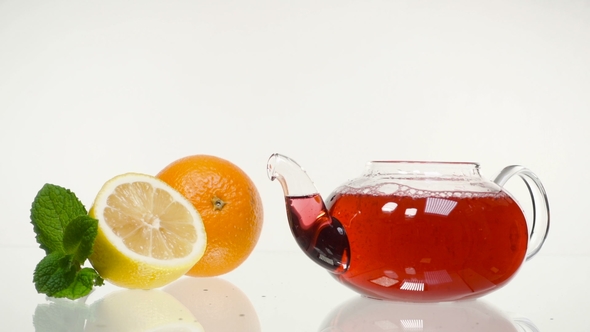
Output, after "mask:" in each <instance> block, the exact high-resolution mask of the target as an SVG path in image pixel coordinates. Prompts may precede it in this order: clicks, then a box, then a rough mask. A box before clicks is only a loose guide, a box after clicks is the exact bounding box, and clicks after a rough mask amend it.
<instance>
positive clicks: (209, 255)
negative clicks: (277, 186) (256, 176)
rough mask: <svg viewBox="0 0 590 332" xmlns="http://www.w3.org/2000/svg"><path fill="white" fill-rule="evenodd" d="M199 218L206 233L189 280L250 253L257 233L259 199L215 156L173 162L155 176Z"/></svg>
mask: <svg viewBox="0 0 590 332" xmlns="http://www.w3.org/2000/svg"><path fill="white" fill-rule="evenodd" d="M157 177H158V178H160V179H162V180H163V181H165V182H166V183H168V184H169V185H170V186H172V187H173V188H174V189H176V190H178V191H179V192H180V193H181V194H183V195H184V196H185V197H186V198H188V200H189V201H190V202H191V203H192V204H193V205H194V207H195V208H196V209H197V211H199V213H200V214H201V218H202V219H203V223H204V224H205V230H206V231H207V238H208V242H207V249H206V251H205V254H204V255H203V257H202V258H201V260H199V262H197V263H196V264H195V266H193V268H191V269H190V271H188V273H187V274H188V275H190V276H199V277H210V276H218V275H221V274H224V273H227V272H229V271H231V270H233V269H235V268H236V267H238V266H239V265H240V264H242V263H243V262H244V261H245V260H246V258H247V257H248V256H249V255H250V253H251V252H252V250H254V247H255V246H256V243H257V242H258V238H259V237H260V232H261V230H262V219H263V215H262V214H263V211H262V201H261V199H260V195H259V194H258V190H257V189H256V187H255V186H254V183H253V182H252V180H250V178H249V177H248V175H247V174H246V173H244V171H242V170H241V169H240V168H239V167H238V166H236V165H234V164H233V163H231V162H229V161H227V160H225V159H222V158H219V157H215V156H209V155H193V156H188V157H184V158H181V159H178V160H176V161H174V162H172V163H171V164H170V165H168V166H166V167H165V168H164V169H163V170H162V171H161V172H160V173H159V174H158V175H157Z"/></svg>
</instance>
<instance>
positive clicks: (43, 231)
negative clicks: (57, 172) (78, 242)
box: [31, 184, 88, 254]
mask: <svg viewBox="0 0 590 332" xmlns="http://www.w3.org/2000/svg"><path fill="white" fill-rule="evenodd" d="M86 214H88V213H87V211H86V209H85V208H84V205H83V204H82V203H81V202H80V201H79V200H78V198H77V197H76V195H74V193H73V192H71V191H70V190H68V189H65V188H63V187H60V186H56V185H52V184H45V185H44V186H43V188H41V190H40V191H39V192H38V193H37V196H36V197H35V200H34V201H33V205H32V207H31V223H32V224H33V229H34V231H35V233H36V234H37V242H38V243H39V246H40V247H41V248H42V249H43V250H45V253H47V254H49V253H52V252H54V251H59V252H63V251H64V250H63V234H64V230H65V228H66V226H67V225H68V223H69V222H70V221H71V220H72V219H74V218H76V217H78V216H81V215H86Z"/></svg>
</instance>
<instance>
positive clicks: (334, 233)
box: [269, 155, 549, 302]
mask: <svg viewBox="0 0 590 332" xmlns="http://www.w3.org/2000/svg"><path fill="white" fill-rule="evenodd" d="M278 156H280V155H278ZM281 157H282V156H281ZM285 158H286V157H285ZM271 161H272V162H269V176H271V179H274V178H278V179H279V180H280V182H281V184H282V185H283V189H284V194H285V201H286V208H287V216H288V220H289V224H290V226H291V231H292V233H293V236H294V237H295V239H296V241H297V243H298V244H299V246H300V247H301V249H302V250H303V251H304V252H305V253H306V254H307V255H308V257H309V258H311V259H312V260H314V261H315V262H316V263H318V264H319V265H321V266H323V267H324V268H326V269H327V270H328V271H330V272H331V273H332V275H333V276H334V278H336V279H337V280H338V281H340V282H341V283H343V284H344V285H346V286H348V287H350V288H352V289H353V290H355V291H357V292H358V293H360V294H362V295H365V296H368V297H373V298H378V299H388V300H398V301H410V302H440V301H454V300H459V299H466V298H474V297H479V296H482V295H484V294H486V293H489V292H491V291H494V290H496V289H498V288H500V287H501V286H503V285H505V284H506V283H507V282H508V281H509V280H510V279H511V278H512V277H513V276H514V275H515V273H516V272H517V270H518V269H519V268H520V266H521V265H522V263H523V261H524V260H526V259H527V258H530V257H532V256H533V255H534V254H536V253H537V252H538V250H539V249H540V247H541V246H542V244H543V242H544V240H545V237H546V235H547V232H548V228H549V207H548V203H547V197H546V194H545V191H544V188H543V187H542V185H541V183H540V181H539V180H538V178H537V177H536V176H535V175H534V174H533V173H532V172H530V171H529V170H528V169H526V168H524V167H522V166H508V167H506V168H505V169H504V170H503V171H502V172H500V175H498V177H497V178H496V179H495V180H494V181H489V180H486V179H485V178H483V177H482V176H481V175H480V173H479V165H478V164H476V163H454V162H443V163H441V162H436V163H433V162H390V161H387V162H383V161H376V162H370V163H368V164H367V168H366V171H365V173H364V174H363V175H362V176H361V177H359V178H356V179H353V180H351V181H348V182H347V183H345V184H343V185H342V186H340V187H339V188H337V189H336V190H334V191H333V192H332V193H331V194H330V196H328V198H327V199H326V200H325V201H324V200H322V198H321V196H320V195H319V194H318V193H317V191H315V187H314V186H313V184H312V183H311V181H309V182H306V181H308V180H307V179H308V177H307V175H306V173H305V172H304V171H303V170H302V169H300V168H299V166H298V165H297V164H296V163H294V162H293V161H292V160H290V159H288V158H287V159H285V160H274V159H272V158H271ZM283 163H284V164H283ZM298 170H301V172H298ZM517 174H518V175H519V176H520V177H521V178H522V179H523V180H524V181H525V183H526V184H527V188H528V189H529V192H530V193H531V198H532V199H533V206H534V207H535V211H534V215H535V216H537V217H538V216H541V215H543V216H544V217H545V218H543V220H538V221H536V220H532V221H527V218H526V217H525V213H524V212H523V210H522V208H521V207H520V206H519V204H518V203H517V202H516V201H515V199H514V198H513V197H512V196H511V195H510V194H509V193H508V192H507V191H506V190H505V189H504V188H503V184H504V183H505V182H506V181H507V180H508V179H510V178H511V177H512V176H513V175H517ZM284 175H287V176H284ZM533 188H536V189H537V190H536V191H533V190H532V189H533ZM535 227H538V228H537V230H538V229H539V228H540V231H537V232H536V234H535V236H534V237H533V233H534V232H533V230H534V229H535Z"/></svg>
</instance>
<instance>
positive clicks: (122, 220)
mask: <svg viewBox="0 0 590 332" xmlns="http://www.w3.org/2000/svg"><path fill="white" fill-rule="evenodd" d="M90 216H92V217H94V218H96V219H98V222H99V223H98V227H99V228H98V235H97V237H96V240H95V242H94V247H93V253H92V255H91V256H90V262H91V263H92V265H93V266H94V268H95V269H96V270H97V271H98V273H99V274H100V275H101V276H102V277H103V278H105V279H106V280H108V281H110V282H112V283H113V284H116V285H118V286H122V287H127V288H143V289H149V288H156V287H161V286H163V285H166V284H168V283H170V282H172V281H174V280H176V279H178V278H179V277H180V276H182V275H184V274H185V273H186V272H187V271H188V270H189V269H190V268H191V267H192V266H193V265H195V263H196V262H197V261H198V260H199V259H200V258H201V257H202V256H203V253H204V251H205V246H206V243H207V238H206V234H205V227H204V225H203V222H202V220H201V216H200V215H199V213H198V212H197V211H196V210H195V208H194V206H193V205H192V204H191V203H190V202H189V201H188V200H187V199H186V198H185V197H184V196H182V195H181V194H180V193H179V192H178V191H176V190H174V189H173V188H172V187H170V186H169V185H167V184H166V183H165V182H163V181H161V180H159V179H157V178H155V177H153V176H149V175H143V174H135V173H128V174H123V175H119V176H117V177H115V178H113V179H111V180H109V181H108V182H107V183H105V184H104V186H103V187H102V189H101V190H100V192H99V193H98V195H97V197H96V200H95V201H94V205H93V207H92V209H91V210H90Z"/></svg>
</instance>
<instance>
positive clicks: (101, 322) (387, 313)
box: [0, 247, 590, 332]
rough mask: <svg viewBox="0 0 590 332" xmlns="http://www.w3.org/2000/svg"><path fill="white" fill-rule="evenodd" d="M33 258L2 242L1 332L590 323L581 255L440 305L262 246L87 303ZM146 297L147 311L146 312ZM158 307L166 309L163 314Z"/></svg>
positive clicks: (537, 264)
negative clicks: (358, 284)
mask: <svg viewBox="0 0 590 332" xmlns="http://www.w3.org/2000/svg"><path fill="white" fill-rule="evenodd" d="M40 257H41V250H40V249H36V248H15V247H2V248H0V262H2V264H3V266H11V267H12V268H11V270H10V271H11V272H9V273H7V272H6V271H7V270H4V272H3V274H2V283H1V284H0V294H2V298H1V300H0V308H2V312H1V317H2V325H3V328H4V329H6V330H7V331H97V330H98V331H118V329H117V328H118V327H119V328H122V327H123V326H125V325H127V324H131V323H133V324H136V325H137V326H142V324H146V325H148V324H149V322H150V321H152V320H153V319H154V316H155V315H161V316H163V317H162V319H163V323H162V324H164V323H183V322H184V323H187V322H191V323H192V322H193V321H197V322H199V323H200V324H201V326H202V327H203V328H204V330H205V331H207V332H211V331H222V332H224V331H228V332H229V331H252V332H255V331H265V332H266V331H285V332H307V331H309V332H346V331H359V332H360V331H363V332H365V331H379V332H381V331H449V332H451V331H454V332H462V331H490V332H492V331H493V332H499V331H518V332H521V331H543V332H546V331H549V332H551V331H556V332H558V331H580V332H583V331H588V330H589V329H590V323H589V322H588V320H587V319H586V318H587V317H586V315H587V308H589V307H590V297H589V296H588V295H589V294H590V286H588V280H587V276H588V275H590V257H587V256H552V255H545V256H544V255H542V254H540V255H539V256H536V257H535V258H533V259H532V260H531V261H529V262H527V263H525V264H524V265H523V267H522V268H521V270H520V271H519V273H517V275H516V276H515V278H514V279H513V280H512V281H511V282H510V283H509V284H508V285H507V286H505V287H503V288H501V289H499V290H497V291H496V292H494V293H491V294H489V295H487V296H484V297H482V298H480V299H478V300H475V301H465V302H449V303H440V304H412V303H398V302H388V301H377V300H371V299H366V298H362V297H360V296H358V295H356V294H355V293H353V292H352V291H350V290H348V289H347V288H345V287H344V286H342V285H340V284H339V283H337V282H336V281H334V280H333V279H332V278H331V277H330V276H329V275H328V273H326V272H324V271H323V270H322V269H321V268H318V267H316V266H315V264H313V263H312V262H311V261H308V259H307V258H306V257H305V256H304V255H303V254H301V253H299V252H268V251H256V252H254V254H253V255H252V256H251V257H250V258H249V259H248V260H247V261H246V263H245V264H244V265H242V266H240V267H239V268H238V269H237V270H235V271H233V272H231V273H229V274H227V275H224V276H221V277H218V278H202V279H200V278H189V277H183V278H181V279H180V280H178V281H176V282H174V283H172V284H170V285H168V286H165V287H163V288H161V289H158V290H152V291H130V290H124V289H120V288H117V287H115V286H112V285H110V284H106V285H105V286H103V287H100V288H97V289H96V291H94V292H93V293H92V294H91V295H90V296H89V297H88V298H87V299H86V300H85V302H84V303H82V302H81V301H77V302H73V301H69V300H58V301H53V300H48V299H46V298H45V297H44V296H42V295H38V294H36V292H35V289H34V286H33V284H32V282H31V278H32V270H33V269H34V267H35V264H36V260H37V259H40ZM147 301H149V303H150V305H149V307H150V308H152V309H151V310H145V311H144V310H143V309H141V308H142V304H145V303H146V302H147ZM179 303H180V304H179ZM136 306H139V309H135V307H136ZM164 308H168V309H169V310H168V311H171V313H168V314H162V312H164V313H166V310H164ZM170 308H174V310H170ZM187 312H190V315H192V316H186V315H185V314H186V313H187ZM180 317H183V320H179V318H180ZM187 317H195V319H194V320H193V321H190V319H188V318H187ZM65 328H67V329H65ZM123 330H126V329H123ZM158 331H160V330H158ZM162 331H176V330H172V329H168V330H167V329H164V328H162ZM189 331H190V330H189Z"/></svg>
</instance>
